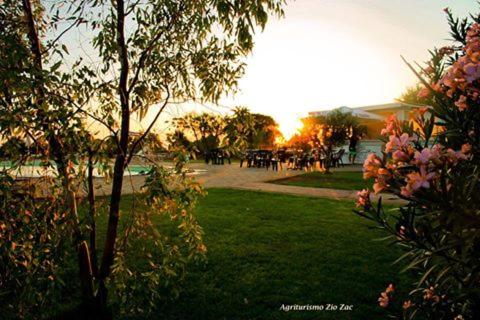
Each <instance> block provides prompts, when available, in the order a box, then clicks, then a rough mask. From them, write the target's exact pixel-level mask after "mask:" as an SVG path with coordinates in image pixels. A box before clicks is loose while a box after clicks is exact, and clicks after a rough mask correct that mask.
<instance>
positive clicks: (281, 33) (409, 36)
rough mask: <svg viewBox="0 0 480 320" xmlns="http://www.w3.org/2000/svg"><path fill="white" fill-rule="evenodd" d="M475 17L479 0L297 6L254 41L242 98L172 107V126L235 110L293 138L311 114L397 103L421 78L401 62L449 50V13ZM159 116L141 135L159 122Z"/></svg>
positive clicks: (302, 2) (307, 2)
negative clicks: (265, 118) (177, 120)
mask: <svg viewBox="0 0 480 320" xmlns="http://www.w3.org/2000/svg"><path fill="white" fill-rule="evenodd" d="M445 7H449V8H450V9H451V10H452V11H453V13H454V14H455V15H457V16H460V17H464V16H466V15H467V14H468V13H471V12H476V11H477V9H478V8H479V5H478V4H477V3H476V1H474V0H296V1H291V0H289V1H288V5H287V6H286V8H285V17H284V18H280V19H277V18H273V17H272V18H271V19H270V21H269V23H268V24H267V27H266V29H265V31H264V32H263V33H258V34H257V35H256V36H255V42H256V44H255V48H254V50H253V53H252V54H251V55H250V56H249V57H248V58H247V63H248V66H247V72H246V75H245V76H244V77H243V78H242V79H241V81H240V92H238V94H236V95H235V96H234V97H228V98H225V99H222V101H221V106H208V107H205V106H196V107H192V106H178V105H174V106H171V107H170V109H169V110H167V111H168V112H167V113H166V114H165V115H164V116H163V117H162V121H161V122H160V123H159V125H158V126H157V129H156V131H157V132H162V131H164V130H166V126H165V120H166V119H168V118H171V117H172V116H179V115H181V114H183V113H185V112H186V111H191V110H192V109H196V111H198V112H202V111H213V112H219V113H222V114H224V113H228V112H229V111H230V110H231V108H233V107H234V106H246V107H249V108H250V109H251V110H252V111H254V112H259V113H264V114H268V115H271V116H273V117H274V118H275V120H276V121H277V122H278V123H279V124H280V129H281V130H282V132H283V133H284V135H285V136H286V137H287V138H288V137H290V136H291V135H292V134H293V133H294V132H295V131H296V129H297V128H298V127H299V118H300V117H302V116H305V115H306V114H307V112H308V111H314V110H322V109H329V108H334V107H338V106H344V105H345V106H349V107H356V106H362V105H369V104H380V103H388V102H393V101H394V99H395V98H397V97H399V95H400V94H401V93H402V92H403V91H404V89H405V88H406V87H407V86H410V85H413V84H415V80H416V79H415V77H414V75H413V74H412V73H411V72H410V71H409V70H408V68H407V67H406V66H405V64H404V63H403V62H402V61H401V58H400V55H403V56H404V57H405V58H407V59H408V60H410V61H417V62H420V63H421V62H424V61H426V60H427V59H428V58H429V54H428V50H429V49H431V48H433V47H435V46H437V47H440V46H443V45H446V44H448V41H447V40H446V39H447V38H448V33H449V30H448V25H447V23H446V19H445V13H444V12H443V9H444V8H445ZM153 114H154V113H153V111H152V112H151V114H150V115H149V116H147V117H146V119H144V121H142V123H138V122H135V123H133V127H134V128H135V129H137V130H141V129H142V128H145V127H146V124H147V123H149V121H150V119H151V118H153Z"/></svg>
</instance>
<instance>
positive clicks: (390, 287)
mask: <svg viewBox="0 0 480 320" xmlns="http://www.w3.org/2000/svg"><path fill="white" fill-rule="evenodd" d="M394 291H395V287H394V286H393V284H391V283H390V284H389V285H388V287H387V289H386V290H385V292H386V293H392V292H394Z"/></svg>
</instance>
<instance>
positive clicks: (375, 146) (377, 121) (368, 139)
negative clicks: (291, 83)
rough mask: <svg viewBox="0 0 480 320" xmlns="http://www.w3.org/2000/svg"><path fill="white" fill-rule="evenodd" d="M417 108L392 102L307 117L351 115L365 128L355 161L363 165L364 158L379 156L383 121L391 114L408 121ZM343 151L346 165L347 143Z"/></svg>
mask: <svg viewBox="0 0 480 320" xmlns="http://www.w3.org/2000/svg"><path fill="white" fill-rule="evenodd" d="M418 108H419V106H416V105H411V104H407V103H401V102H394V103H386V104H378V105H370V106H363V107H357V108H349V107H346V106H342V107H339V108H333V109H330V110H322V111H312V112H309V113H308V115H309V116H313V117H315V116H322V115H326V114H328V113H329V112H331V111H332V110H337V109H338V110H340V111H341V112H344V113H352V115H354V116H356V117H357V118H358V120H359V123H360V125H363V126H365V127H366V129H367V132H366V136H365V137H364V138H362V140H360V141H359V143H358V145H357V159H356V160H355V162H356V163H363V161H364V159H365V158H366V156H367V155H368V154H369V153H371V152H375V153H377V154H378V155H379V156H381V151H382V146H383V142H382V141H381V140H380V139H379V137H380V131H381V130H382V129H383V128H384V127H385V120H386V119H387V118H388V117H389V116H390V115H392V114H395V115H396V116H397V118H398V119H399V120H402V121H403V120H409V114H410V112H411V111H412V110H415V109H418ZM343 149H345V151H346V152H345V158H344V159H343V162H344V163H348V159H347V158H348V142H347V145H345V146H344V147H343Z"/></svg>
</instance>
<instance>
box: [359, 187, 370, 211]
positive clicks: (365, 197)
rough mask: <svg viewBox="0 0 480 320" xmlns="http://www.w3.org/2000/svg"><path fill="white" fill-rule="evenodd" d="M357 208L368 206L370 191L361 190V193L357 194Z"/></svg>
mask: <svg viewBox="0 0 480 320" xmlns="http://www.w3.org/2000/svg"><path fill="white" fill-rule="evenodd" d="M357 196H358V199H357V203H356V206H357V207H365V206H367V205H369V204H370V190H368V189H363V190H362V191H359V192H357Z"/></svg>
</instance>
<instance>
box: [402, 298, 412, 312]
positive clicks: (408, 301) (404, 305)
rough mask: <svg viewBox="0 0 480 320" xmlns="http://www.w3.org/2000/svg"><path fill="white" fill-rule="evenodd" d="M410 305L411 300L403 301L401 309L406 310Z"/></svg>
mask: <svg viewBox="0 0 480 320" xmlns="http://www.w3.org/2000/svg"><path fill="white" fill-rule="evenodd" d="M411 306H412V301H410V300H407V301H404V302H403V310H407V309H408V308H410V307H411Z"/></svg>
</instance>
